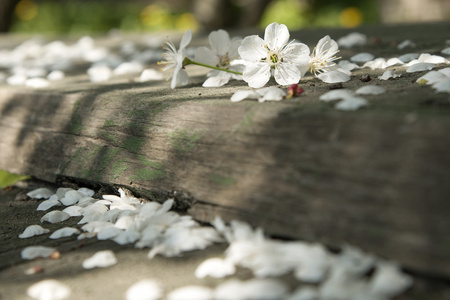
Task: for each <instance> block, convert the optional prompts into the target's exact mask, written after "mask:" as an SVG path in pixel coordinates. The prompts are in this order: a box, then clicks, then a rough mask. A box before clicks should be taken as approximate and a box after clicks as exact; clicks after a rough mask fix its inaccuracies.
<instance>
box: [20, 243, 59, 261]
mask: <svg viewBox="0 0 450 300" xmlns="http://www.w3.org/2000/svg"><path fill="white" fill-rule="evenodd" d="M54 252H57V250H56V249H55V248H51V247H45V246H29V247H26V248H25V249H23V250H22V252H21V253H20V256H21V257H22V259H29V260H31V259H35V258H48V257H50V256H51V255H52V254H53V253H54Z"/></svg>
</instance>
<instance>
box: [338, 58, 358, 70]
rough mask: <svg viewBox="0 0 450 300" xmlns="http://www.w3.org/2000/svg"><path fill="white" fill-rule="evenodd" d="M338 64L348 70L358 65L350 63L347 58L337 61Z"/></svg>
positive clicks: (356, 67)
mask: <svg viewBox="0 0 450 300" xmlns="http://www.w3.org/2000/svg"><path fill="white" fill-rule="evenodd" d="M338 65H339V67H340V68H342V69H344V70H348V71H351V70H354V69H359V66H358V65H357V64H355V63H352V62H350V61H349V60H341V61H339V63H338Z"/></svg>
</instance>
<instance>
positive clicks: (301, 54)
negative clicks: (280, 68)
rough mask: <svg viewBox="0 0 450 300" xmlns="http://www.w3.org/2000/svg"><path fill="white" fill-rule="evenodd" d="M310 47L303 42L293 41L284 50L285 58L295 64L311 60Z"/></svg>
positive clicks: (302, 63)
mask: <svg viewBox="0 0 450 300" xmlns="http://www.w3.org/2000/svg"><path fill="white" fill-rule="evenodd" d="M309 54H310V50H309V47H308V46H306V45H305V44H302V43H291V44H290V45H289V47H288V48H286V50H285V51H284V52H283V60H284V61H286V62H289V63H291V62H292V63H293V64H295V65H304V64H307V63H309V60H310V56H309Z"/></svg>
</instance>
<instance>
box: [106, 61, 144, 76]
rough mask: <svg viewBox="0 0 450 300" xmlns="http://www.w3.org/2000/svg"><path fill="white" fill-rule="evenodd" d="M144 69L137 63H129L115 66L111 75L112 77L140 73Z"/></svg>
mask: <svg viewBox="0 0 450 300" xmlns="http://www.w3.org/2000/svg"><path fill="white" fill-rule="evenodd" d="M143 69H144V67H143V66H142V64H141V63H140V62H137V61H130V62H124V63H121V64H120V65H118V66H117V68H115V69H114V71H113V74H114V75H125V74H130V73H140V72H142V70H143Z"/></svg>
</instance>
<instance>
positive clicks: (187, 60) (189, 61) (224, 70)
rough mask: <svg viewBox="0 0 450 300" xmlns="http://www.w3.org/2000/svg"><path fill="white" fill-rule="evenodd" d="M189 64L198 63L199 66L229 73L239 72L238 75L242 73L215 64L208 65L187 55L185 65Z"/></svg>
mask: <svg viewBox="0 0 450 300" xmlns="http://www.w3.org/2000/svg"><path fill="white" fill-rule="evenodd" d="M187 65H197V66H202V67H205V68H209V69H214V70H219V71H223V72H228V73H233V74H237V75H242V73H241V72H237V71H232V70H228V69H223V68H219V67H215V66H210V65H207V64H202V63H199V62H197V61H194V60H191V59H189V58H187V57H185V58H184V60H183V67H184V66H187Z"/></svg>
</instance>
